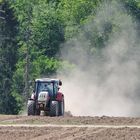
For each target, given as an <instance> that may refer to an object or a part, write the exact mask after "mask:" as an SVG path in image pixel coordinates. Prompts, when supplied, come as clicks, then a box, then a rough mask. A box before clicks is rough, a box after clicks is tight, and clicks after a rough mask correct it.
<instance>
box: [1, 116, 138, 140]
mask: <svg viewBox="0 0 140 140" xmlns="http://www.w3.org/2000/svg"><path fill="white" fill-rule="evenodd" d="M0 124H4V125H5V127H2V126H0V140H57V139H60V140H65V139H66V140H86V139H87V140H90V139H91V140H139V139H140V128H130V127H123V128H103V127H99V128H91V127H24V126H21V127H15V126H14V124H38V125H40V124H61V125H62V124H67V125H69V124H70V125H71V124H73V125H113V126H119V125H126V126H129V125H130V126H131V125H137V126H140V118H129V117H128V118H125V117H106V116H103V117H80V116H79V117H72V116H71V117H67V116H65V117H46V116H20V115H0ZM7 124H12V125H13V126H6V125H7Z"/></svg>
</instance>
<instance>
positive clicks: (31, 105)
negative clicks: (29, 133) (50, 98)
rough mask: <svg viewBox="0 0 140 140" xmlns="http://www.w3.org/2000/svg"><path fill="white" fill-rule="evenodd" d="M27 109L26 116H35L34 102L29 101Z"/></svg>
mask: <svg viewBox="0 0 140 140" xmlns="http://www.w3.org/2000/svg"><path fill="white" fill-rule="evenodd" d="M27 109H28V112H27V113H28V116H29V115H35V101H33V100H29V101H28V105H27Z"/></svg>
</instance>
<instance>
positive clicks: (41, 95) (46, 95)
mask: <svg viewBox="0 0 140 140" xmlns="http://www.w3.org/2000/svg"><path fill="white" fill-rule="evenodd" d="M48 100H49V93H48V92H47V91H41V92H40V93H39V95H38V102H45V101H48Z"/></svg>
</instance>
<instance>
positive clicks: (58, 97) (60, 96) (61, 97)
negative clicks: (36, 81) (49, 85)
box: [56, 91, 64, 101]
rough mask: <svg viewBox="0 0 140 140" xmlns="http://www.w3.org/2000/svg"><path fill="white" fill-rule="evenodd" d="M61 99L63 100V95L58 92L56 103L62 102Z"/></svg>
mask: <svg viewBox="0 0 140 140" xmlns="http://www.w3.org/2000/svg"><path fill="white" fill-rule="evenodd" d="M63 98H64V95H63V93H62V92H59V91H58V93H57V96H56V100H57V101H62V100H63Z"/></svg>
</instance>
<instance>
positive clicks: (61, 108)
mask: <svg viewBox="0 0 140 140" xmlns="http://www.w3.org/2000/svg"><path fill="white" fill-rule="evenodd" d="M64 112H65V102H64V99H63V100H62V101H61V102H59V116H64Z"/></svg>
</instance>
